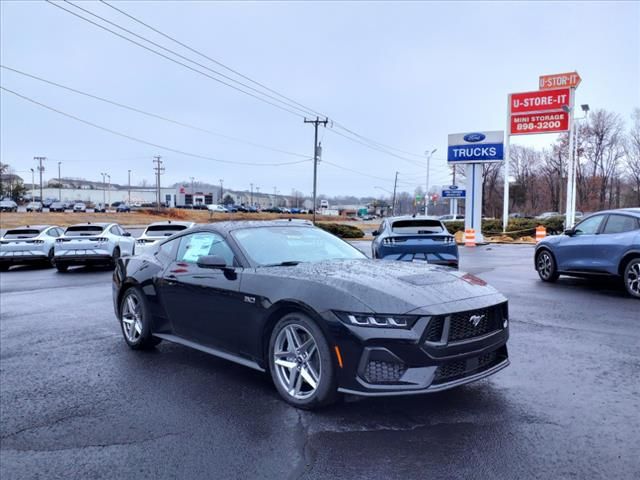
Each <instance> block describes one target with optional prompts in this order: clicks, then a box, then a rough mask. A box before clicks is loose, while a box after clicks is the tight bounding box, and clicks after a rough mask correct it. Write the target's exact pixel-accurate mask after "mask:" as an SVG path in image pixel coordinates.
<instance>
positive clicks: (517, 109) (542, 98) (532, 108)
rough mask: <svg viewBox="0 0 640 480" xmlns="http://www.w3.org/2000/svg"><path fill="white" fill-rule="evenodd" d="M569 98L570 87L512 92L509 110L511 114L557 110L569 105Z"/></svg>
mask: <svg viewBox="0 0 640 480" xmlns="http://www.w3.org/2000/svg"><path fill="white" fill-rule="evenodd" d="M569 99H570V89H568V88H558V89H556V90H537V91H535V92H524V93H512V94H511V95H509V109H510V110H509V111H510V113H511V114H514V113H537V112H549V111H557V110H562V107H568V106H569Z"/></svg>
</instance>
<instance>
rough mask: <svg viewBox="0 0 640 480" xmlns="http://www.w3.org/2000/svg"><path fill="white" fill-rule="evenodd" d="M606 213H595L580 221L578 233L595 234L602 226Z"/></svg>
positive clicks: (576, 231)
mask: <svg viewBox="0 0 640 480" xmlns="http://www.w3.org/2000/svg"><path fill="white" fill-rule="evenodd" d="M603 218H604V215H594V216H593V217H589V218H587V219H586V220H583V221H582V222H580V223H579V224H578V225H577V226H576V228H575V229H574V230H575V234H576V235H593V234H595V233H596V232H597V231H598V228H600V224H601V223H602V219H603Z"/></svg>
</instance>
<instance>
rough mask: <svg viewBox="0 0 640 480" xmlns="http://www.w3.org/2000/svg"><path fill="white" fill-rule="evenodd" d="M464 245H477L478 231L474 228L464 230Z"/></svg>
mask: <svg viewBox="0 0 640 480" xmlns="http://www.w3.org/2000/svg"><path fill="white" fill-rule="evenodd" d="M464 246H465V247H475V246H476V231H475V230H474V229H473V228H468V229H466V230H465V231H464Z"/></svg>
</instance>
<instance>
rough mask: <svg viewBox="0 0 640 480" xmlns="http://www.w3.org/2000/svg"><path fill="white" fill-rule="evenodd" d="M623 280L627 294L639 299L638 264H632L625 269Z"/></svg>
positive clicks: (639, 278)
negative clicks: (625, 273)
mask: <svg viewBox="0 0 640 480" xmlns="http://www.w3.org/2000/svg"><path fill="white" fill-rule="evenodd" d="M625 280H626V282H627V289H628V290H629V293H631V294H632V295H635V296H637V297H640V262H636V263H633V264H631V265H629V267H627V275H626V278H625Z"/></svg>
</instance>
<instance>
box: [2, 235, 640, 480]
mask: <svg viewBox="0 0 640 480" xmlns="http://www.w3.org/2000/svg"><path fill="white" fill-rule="evenodd" d="M356 245H357V246H359V247H360V248H362V249H363V250H365V251H367V250H368V244H366V243H365V242H356ZM461 250H462V258H461V264H462V265H461V268H462V269H463V270H467V271H469V272H472V273H475V274H477V275H478V276H480V277H481V278H483V279H485V280H487V281H488V282H489V283H491V284H492V285H494V286H495V287H496V288H498V289H499V290H500V291H502V292H503V293H504V294H505V295H506V296H507V297H508V298H509V301H510V314H511V339H510V341H509V348H510V356H511V366H510V367H509V368H507V369H505V370H503V371H502V372H500V373H498V374H497V375H495V376H493V377H491V378H489V379H485V380H482V381H479V382H476V383H474V384H470V385H467V386H464V387H461V388H458V389H455V390H450V391H447V392H442V393H434V394H430V395H426V396H414V397H394V398H386V399H384V398H383V399H367V400H359V401H347V402H345V403H341V404H338V405H336V406H333V407H331V408H329V409H326V410H321V411H317V412H305V411H298V410H295V409H293V408H291V407H289V406H288V405H287V404H285V403H284V402H283V401H281V400H280V398H279V396H278V394H277V393H276V391H275V389H274V388H273V386H272V384H271V383H270V380H269V379H268V378H267V377H266V376H265V375H263V374H260V373H258V372H255V371H252V370H249V369H247V368H244V367H241V366H237V365H235V364H231V363H228V362H226V361H224V360H219V359H217V358H213V357H210V356H207V355H205V354H203V353H200V352H196V351H193V350H189V349H187V348H184V347H181V346H177V345H171V344H168V343H166V342H165V343H162V344H161V345H160V346H159V347H158V348H157V349H155V351H151V352H134V351H131V350H129V349H128V348H127V347H126V345H125V343H124V341H123V340H122V338H121V333H120V330H119V326H118V324H117V322H116V320H115V318H114V314H113V308H112V304H111V285H110V275H111V273H110V272H108V271H105V270H97V269H96V270H90V269H82V268H81V269H78V270H72V271H70V273H68V274H64V275H63V274H57V273H56V272H55V270H53V269H37V268H20V269H17V270H12V271H10V272H8V273H3V274H2V275H0V290H1V293H0V310H1V314H0V409H1V415H0V416H1V418H2V422H1V423H0V440H1V445H0V477H2V478H3V479H4V480H7V479H28V478H46V479H50V478H176V477H180V478H194V479H195V478H367V479H370V478H385V479H392V478H399V479H400V478H402V479H406V478H478V479H515V478H544V479H548V478H562V479H564V478H578V479H587V478H588V479H596V478H617V479H632V478H639V477H640V459H639V455H638V445H640V422H639V421H638V412H640V375H639V372H640V302H638V301H637V300H634V299H631V298H628V297H626V295H625V292H624V289H623V287H622V286H620V285H618V284H616V283H615V282H592V281H586V280H580V279H567V278H562V279H561V280H560V281H558V283H557V284H555V285H549V284H543V283H542V282H540V281H539V280H538V278H537V274H536V272H535V271H534V270H533V266H532V254H533V248H532V247H531V246H525V245H494V246H486V247H478V248H476V249H461Z"/></svg>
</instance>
